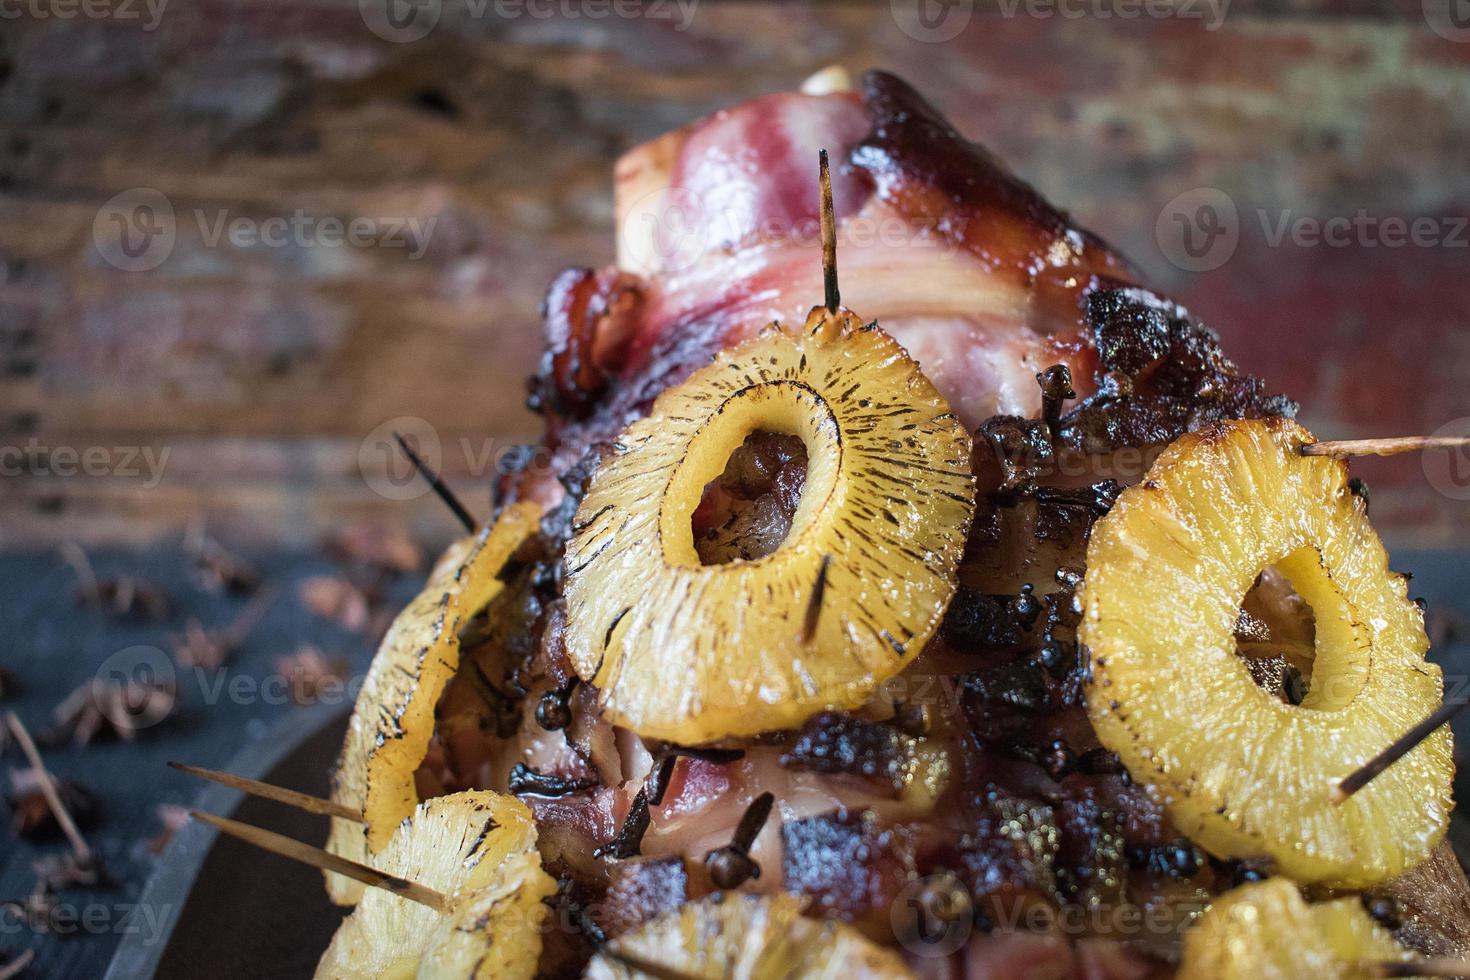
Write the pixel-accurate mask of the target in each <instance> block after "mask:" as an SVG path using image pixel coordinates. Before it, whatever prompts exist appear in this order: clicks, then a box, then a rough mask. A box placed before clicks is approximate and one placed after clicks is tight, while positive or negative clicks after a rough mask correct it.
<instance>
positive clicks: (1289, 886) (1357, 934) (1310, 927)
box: [1179, 878, 1411, 980]
mask: <svg viewBox="0 0 1470 980" xmlns="http://www.w3.org/2000/svg"><path fill="white" fill-rule="evenodd" d="M1410 958H1411V957H1410V954H1409V952H1408V951H1407V950H1405V949H1404V948H1403V947H1401V946H1400V945H1399V944H1398V943H1396V942H1395V941H1394V938H1393V936H1391V935H1389V933H1388V931H1387V930H1385V929H1384V928H1383V927H1382V926H1380V925H1378V923H1376V922H1374V921H1373V920H1372V918H1370V917H1369V915H1368V913H1367V912H1365V911H1364V910H1363V904H1362V902H1361V901H1359V900H1358V898H1357V897H1355V896H1353V897H1347V898H1337V899H1333V900H1331V901H1327V902H1318V903H1315V904H1308V903H1307V902H1306V901H1305V900H1304V899H1303V898H1302V895H1301V892H1300V891H1299V890H1298V889H1297V886H1296V885H1295V884H1293V883H1292V882H1290V881H1288V880H1287V879H1285V878H1270V879H1267V880H1266V881H1260V882H1255V883H1253V884H1249V885H1242V886H1240V887H1239V888H1236V889H1233V890H1231V891H1229V892H1226V893H1225V894H1224V895H1222V896H1221V897H1220V898H1219V899H1217V900H1216V901H1215V902H1214V903H1213V904H1212V905H1211V906H1210V907H1209V908H1208V909H1206V910H1205V912H1204V914H1203V915H1201V916H1200V918H1199V920H1198V921H1196V922H1195V923H1194V925H1193V926H1191V927H1190V929H1189V931H1188V932H1186V933H1185V934H1184V958H1183V961H1182V962H1181V963H1180V965H1179V976H1180V977H1188V978H1189V980H1301V978H1305V977H1311V978H1313V980H1369V978H1371V977H1376V976H1384V975H1385V974H1383V973H1379V972H1377V971H1375V970H1374V969H1373V967H1374V965H1375V964H1379V963H1388V962H1396V961H1404V960H1408V959H1410ZM1394 975H1395V976H1397V975H1398V974H1394Z"/></svg>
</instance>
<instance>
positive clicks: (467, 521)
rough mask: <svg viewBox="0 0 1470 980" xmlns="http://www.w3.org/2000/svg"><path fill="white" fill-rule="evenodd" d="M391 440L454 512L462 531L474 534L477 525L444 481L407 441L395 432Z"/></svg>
mask: <svg viewBox="0 0 1470 980" xmlns="http://www.w3.org/2000/svg"><path fill="white" fill-rule="evenodd" d="M393 438H394V439H396V440H398V448H399V449H402V450H403V455H405V456H407V457H408V461H409V462H410V463H412V464H413V468H414V469H416V470H418V471H419V474H420V475H422V476H423V478H424V479H425V480H428V481H429V486H430V487H432V488H433V489H434V492H435V493H436V494H438V495H439V499H440V500H442V501H444V505H445V506H446V507H448V508H449V509H450V510H452V511H454V516H455V517H458V518H459V522H460V523H461V524H463V525H464V529H465V530H466V531H469V532H470V533H471V534H473V533H475V530H476V529H477V528H478V527H479V525H478V524H476V523H475V519H474V518H473V517H471V516H470V512H469V511H467V510H465V507H464V504H462V503H460V502H459V498H458V497H456V496H455V495H454V491H453V490H450V489H449V487H448V486H446V485H445V483H444V481H443V480H441V479H440V478H439V474H438V473H435V472H434V471H433V470H431V469H430V468H429V464H428V463H425V462H424V461H423V460H422V459H420V458H419V454H418V453H416V452H414V451H413V447H412V446H410V445H409V444H408V440H407V439H405V438H403V436H402V434H400V433H397V432H395V433H393Z"/></svg>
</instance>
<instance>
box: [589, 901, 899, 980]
mask: <svg viewBox="0 0 1470 980" xmlns="http://www.w3.org/2000/svg"><path fill="white" fill-rule="evenodd" d="M609 954H611V955H609ZM640 966H642V967H646V968H647V969H646V970H645V969H640V968H639V967H640ZM655 970H657V971H660V972H654V971H655ZM670 974H674V975H677V976H681V977H691V978H695V977H698V978H704V977H708V978H710V980H724V978H740V980H778V978H789V977H806V978H816V977H826V978H831V980H851V978H856V977H863V978H867V980H912V977H913V973H911V972H910V971H909V970H908V969H907V968H906V967H905V966H904V964H903V961H902V960H901V959H899V957H898V955H897V954H896V953H894V952H892V951H891V950H887V949H883V948H882V947H880V946H877V945H875V944H873V943H872V942H870V941H869V940H867V939H865V938H864V937H863V935H862V934H861V933H859V932H858V931H857V930H856V929H854V928H853V927H852V926H850V925H847V924H846V923H843V922H834V921H826V922H822V921H818V920H815V919H808V918H806V917H804V916H803V915H802V914H801V902H800V901H799V900H798V899H796V898H793V897H792V896H790V895H785V894H777V895H770V896H756V895H747V894H743V893H740V892H731V893H729V894H715V895H711V896H710V897H709V898H706V899H702V900H700V901H698V902H690V903H688V904H687V905H685V906H684V907H683V908H681V909H680V910H679V911H677V912H670V913H668V914H666V915H662V916H660V917H658V918H657V919H654V920H653V921H651V922H648V923H646V924H645V925H642V926H640V927H639V928H637V929H635V930H634V931H632V932H629V933H626V934H624V935H622V936H619V937H618V938H617V939H615V940H613V941H612V943H611V944H610V947H609V949H608V951H606V952H603V953H599V954H598V955H597V956H595V957H593V959H592V962H591V963H590V964H589V965H588V967H587V972H586V974H585V976H586V977H587V978H588V980H642V978H646V977H659V976H668V975H670Z"/></svg>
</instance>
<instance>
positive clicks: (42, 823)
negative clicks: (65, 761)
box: [5, 769, 99, 840]
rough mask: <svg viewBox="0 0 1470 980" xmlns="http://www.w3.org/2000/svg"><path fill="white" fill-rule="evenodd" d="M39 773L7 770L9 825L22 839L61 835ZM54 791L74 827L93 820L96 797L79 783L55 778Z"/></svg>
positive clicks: (94, 820) (59, 826) (42, 838)
mask: <svg viewBox="0 0 1470 980" xmlns="http://www.w3.org/2000/svg"><path fill="white" fill-rule="evenodd" d="M42 778H48V777H42V776H41V775H39V774H37V773H36V771H35V770H34V769H16V770H12V771H11V773H10V792H9V793H7V794H6V796H5V802H6V805H8V806H9V807H10V811H11V814H12V819H11V827H12V829H13V830H14V831H15V833H16V835H17V836H19V837H23V838H25V839H26V840H44V839H47V838H51V837H58V836H60V835H61V825H60V824H58V823H57V822H56V816H55V814H53V813H52V812H51V807H50V805H49V804H48V803H47V802H46V795H45V794H44V793H43V792H42V791H41V784H40V780H41V779H42ZM56 792H57V795H59V796H60V797H61V802H62V804H63V805H64V806H65V807H66V809H67V812H69V813H70V814H71V816H72V819H73V820H75V821H76V823H77V825H78V826H81V827H85V826H88V825H90V824H92V823H95V822H96V819H97V814H98V812H99V807H98V803H97V797H95V796H93V795H92V792H91V791H90V790H88V789H87V788H86V787H85V786H83V785H82V784H81V783H78V782H76V781H75V780H71V779H60V780H56Z"/></svg>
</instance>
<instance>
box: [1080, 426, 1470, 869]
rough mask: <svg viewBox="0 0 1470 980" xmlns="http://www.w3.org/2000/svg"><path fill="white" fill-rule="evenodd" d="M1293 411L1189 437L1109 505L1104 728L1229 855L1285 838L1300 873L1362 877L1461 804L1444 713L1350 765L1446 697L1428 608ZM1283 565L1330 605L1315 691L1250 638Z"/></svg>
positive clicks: (1308, 593)
mask: <svg viewBox="0 0 1470 980" xmlns="http://www.w3.org/2000/svg"><path fill="white" fill-rule="evenodd" d="M1312 441H1314V440H1313V438H1312V435H1311V434H1310V433H1309V432H1307V431H1306V430H1305V429H1303V428H1302V427H1300V426H1299V425H1297V424H1296V423H1294V422H1291V421H1288V420H1284V419H1270V420H1266V421H1236V422H1227V423H1223V424H1221V425H1218V426H1216V427H1214V428H1212V429H1210V430H1208V431H1205V432H1201V433H1195V434H1190V435H1186V436H1184V437H1182V438H1181V439H1179V440H1178V441H1177V442H1175V443H1174V444H1173V445H1172V446H1170V447H1169V448H1168V449H1167V450H1166V451H1165V452H1164V453H1163V455H1161V456H1160V457H1159V459H1158V461H1157V462H1155V464H1154V465H1153V467H1152V468H1151V469H1150V470H1149V472H1148V478H1147V479H1146V480H1145V481H1144V482H1143V483H1142V484H1140V485H1138V486H1134V487H1131V488H1129V489H1128V490H1125V491H1124V492H1123V494H1122V495H1121V496H1120V497H1119V499H1118V502H1117V504H1116V505H1115V506H1114V508H1113V510H1112V512H1111V513H1109V514H1108V516H1107V517H1105V518H1103V519H1102V520H1101V521H1099V522H1098V523H1097V525H1096V526H1095V527H1094V529H1093V531H1092V538H1091V541H1090V543H1089V545H1088V549H1087V575H1086V578H1085V580H1084V582H1083V586H1082V590H1081V594H1082V601H1083V604H1084V605H1083V608H1084V618H1083V622H1082V624H1081V626H1080V628H1079V636H1080V638H1081V640H1082V642H1083V643H1084V644H1086V646H1087V647H1088V649H1089V650H1090V651H1091V664H1092V675H1091V680H1090V682H1089V685H1088V689H1087V703H1088V711H1089V714H1090V715H1091V717H1092V722H1093V726H1094V727H1095V728H1096V730H1097V734H1098V737H1099V738H1100V739H1101V740H1102V742H1103V743H1104V744H1105V745H1106V746H1107V747H1108V748H1110V749H1112V750H1114V751H1115V752H1117V753H1118V754H1119V755H1120V756H1121V757H1122V759H1123V761H1124V763H1125V764H1126V765H1127V767H1128V770H1129V772H1130V773H1131V774H1132V775H1133V776H1134V778H1136V779H1139V780H1141V781H1143V782H1146V783H1148V784H1150V785H1152V786H1153V787H1154V788H1155V790H1156V791H1158V793H1159V794H1160V796H1161V797H1162V798H1163V800H1164V802H1165V804H1166V805H1167V807H1168V808H1169V811H1170V813H1171V815H1172V816H1173V818H1174V820H1175V822H1176V823H1177V824H1178V825H1179V827H1180V829H1182V830H1183V831H1184V832H1185V833H1187V834H1188V835H1189V836H1190V837H1192V838H1194V839H1195V840H1196V841H1198V842H1199V843H1200V844H1201V845H1202V846H1203V847H1204V848H1205V849H1206V850H1208V851H1210V852H1211V853H1213V854H1215V855H1217V856H1221V857H1246V856H1261V855H1265V856H1269V857H1270V858H1272V859H1274V861H1275V863H1276V868H1277V870H1279V871H1281V872H1283V873H1285V874H1287V875H1290V876H1291V877H1293V878H1295V879H1297V880H1298V881H1303V882H1322V883H1326V884H1331V885H1336V886H1339V887H1363V886H1367V885H1370V884H1373V883H1375V882H1378V881H1382V880H1384V879H1387V878H1390V877H1393V876H1394V875H1396V874H1398V873H1399V872H1401V871H1404V870H1405V869H1407V868H1410V867H1412V866H1413V865H1415V864H1417V863H1419V862H1420V861H1421V860H1423V859H1424V858H1426V857H1427V856H1428V855H1429V852H1430V850H1431V849H1432V848H1433V847H1434V845H1435V844H1436V843H1438V841H1439V840H1440V838H1441V837H1442V836H1443V835H1444V832H1445V828H1446V826H1447V822H1448V819H1449V812H1450V806H1451V801H1450V782H1451V778H1452V776H1453V762H1452V754H1451V748H1450V735H1449V731H1448V729H1447V728H1446V729H1443V730H1441V731H1439V732H1438V733H1436V734H1435V735H1434V736H1432V737H1431V738H1429V739H1428V740H1426V741H1425V742H1424V743H1423V744H1421V745H1420V746H1419V747H1417V748H1415V749H1414V750H1413V751H1412V752H1410V753H1409V754H1408V755H1407V756H1405V757H1404V758H1403V759H1401V760H1399V761H1398V762H1396V763H1395V764H1394V765H1393V766H1391V767H1389V769H1388V770H1387V771H1385V772H1384V773H1383V774H1382V775H1380V776H1378V777H1377V778H1376V779H1375V780H1374V781H1373V782H1372V783H1370V784H1368V786H1367V787H1366V788H1364V789H1363V790H1361V791H1360V792H1358V793H1357V794H1356V795H1354V796H1352V797H1351V798H1349V799H1347V800H1346V801H1344V802H1341V803H1340V804H1338V803H1334V802H1333V791H1334V789H1335V787H1336V784H1337V783H1338V781H1340V780H1341V779H1342V777H1344V776H1346V775H1347V774H1348V773H1350V772H1352V771H1353V770H1355V769H1357V768H1358V767H1360V766H1362V765H1363V764H1364V763H1365V762H1367V761H1368V760H1369V759H1370V758H1372V757H1373V755H1374V754H1376V753H1377V752H1379V751H1380V750H1381V749H1383V748H1384V747H1385V746H1387V745H1388V744H1389V743H1391V742H1392V741H1393V740H1394V739H1395V738H1397V737H1398V736H1399V735H1402V734H1403V733H1404V732H1405V731H1407V730H1408V729H1409V728H1411V727H1412V726H1413V725H1414V724H1415V723H1417V722H1418V721H1420V720H1421V719H1423V718H1424V717H1425V716H1426V715H1428V714H1429V713H1430V712H1431V711H1433V710H1434V709H1435V708H1436V707H1438V706H1439V704H1440V697H1441V683H1440V671H1439V668H1438V667H1436V666H1434V665H1432V664H1429V663H1426V662H1425V659H1424V654H1425V651H1426V650H1427V649H1428V640H1427V638H1426V637H1425V634H1424V621H1423V615H1422V614H1421V612H1420V610H1419V608H1418V607H1417V606H1416V605H1415V604H1414V603H1412V602H1410V601H1409V600H1408V598H1407V597H1406V596H1405V592H1404V581H1403V577H1402V576H1399V575H1396V574H1394V573H1393V572H1390V571H1389V568H1388V556H1387V554H1386V553H1385V551H1384V549H1383V545H1382V543H1381V542H1380V541H1379V540H1378V536H1377V535H1376V534H1375V533H1374V532H1373V529H1372V527H1371V526H1370V525H1369V524H1368V520H1367V515H1366V512H1365V508H1364V505H1363V503H1362V501H1361V500H1360V499H1359V498H1358V497H1357V496H1355V495H1354V494H1352V493H1351V492H1350V491H1349V489H1348V487H1347V467H1346V466H1345V464H1343V463H1341V462H1338V461H1335V460H1331V459H1327V458H1325V457H1304V456H1302V455H1301V454H1300V452H1299V450H1300V447H1301V446H1302V444H1304V443H1307V442H1312ZM1268 565H1275V566H1276V567H1277V568H1278V569H1279V570H1280V571H1282V572H1284V573H1285V575H1286V576H1287V578H1288V579H1289V580H1290V581H1291V583H1292V585H1293V586H1295V588H1296V590H1297V592H1298V593H1299V594H1300V595H1301V596H1302V598H1303V599H1305V600H1306V601H1307V603H1309V604H1310V605H1311V607H1312V609H1313V610H1314V613H1315V617H1316V653H1315V656H1314V659H1313V662H1312V678H1311V682H1310V688H1309V691H1308V693H1307V695H1306V698H1305V700H1304V701H1303V702H1302V703H1301V704H1300V705H1299V706H1298V705H1292V704H1287V703H1284V702H1282V701H1280V700H1278V699H1276V698H1274V697H1272V696H1270V695H1268V694H1267V693H1266V692H1265V691H1263V690H1262V689H1261V688H1260V687H1258V686H1257V685H1256V684H1255V683H1254V682H1253V681H1252V679H1251V675H1250V673H1249V671H1248V669H1247V667H1246V665H1245V664H1244V662H1243V661H1242V660H1241V659H1240V658H1239V657H1238V656H1236V654H1235V641H1234V637H1233V629H1234V624H1235V622H1236V617H1237V615H1238V612H1239V609H1240V605H1241V601H1242V599H1243V598H1244V596H1245V594H1246V592H1247V590H1248V589H1249V588H1250V587H1251V585H1252V583H1253V581H1254V580H1255V578H1256V576H1257V574H1258V573H1260V572H1261V571H1262V569H1264V568H1266V567H1267V566H1268Z"/></svg>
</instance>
